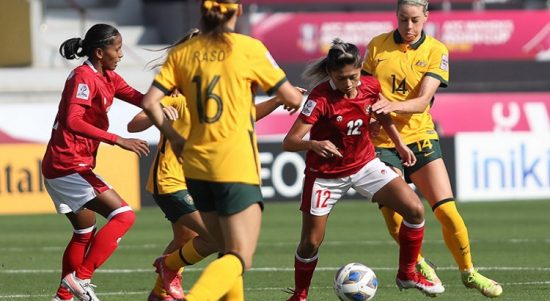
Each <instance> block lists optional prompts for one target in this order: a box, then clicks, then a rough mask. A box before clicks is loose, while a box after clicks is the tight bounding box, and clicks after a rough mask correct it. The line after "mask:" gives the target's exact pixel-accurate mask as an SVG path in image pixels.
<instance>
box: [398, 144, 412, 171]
mask: <svg viewBox="0 0 550 301" xmlns="http://www.w3.org/2000/svg"><path fill="white" fill-rule="evenodd" d="M396 150H397V153H399V157H400V158H401V162H402V163H403V165H404V166H406V167H411V166H413V165H414V164H416V156H415V155H414V152H413V151H412V150H411V149H410V148H409V147H408V146H407V145H405V144H402V145H397V146H396Z"/></svg>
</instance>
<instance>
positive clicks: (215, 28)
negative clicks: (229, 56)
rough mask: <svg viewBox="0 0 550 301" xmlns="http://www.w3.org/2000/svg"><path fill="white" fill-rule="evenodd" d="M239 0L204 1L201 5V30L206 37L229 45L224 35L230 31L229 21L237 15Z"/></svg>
mask: <svg viewBox="0 0 550 301" xmlns="http://www.w3.org/2000/svg"><path fill="white" fill-rule="evenodd" d="M238 8H239V1H238V0H203V1H202V5H201V29H202V32H203V33H204V34H205V35H209V36H211V37H212V38H213V39H214V40H217V41H221V42H223V43H225V44H228V45H229V41H228V40H227V38H226V37H225V36H224V33H226V32H228V31H229V30H228V29H227V27H226V23H227V21H229V19H231V18H232V17H233V15H235V14H236V13H237V10H238Z"/></svg>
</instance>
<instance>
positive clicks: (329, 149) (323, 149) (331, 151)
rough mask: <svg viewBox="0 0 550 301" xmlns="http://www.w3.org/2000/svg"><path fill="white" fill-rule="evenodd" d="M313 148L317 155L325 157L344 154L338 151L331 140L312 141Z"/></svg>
mask: <svg viewBox="0 0 550 301" xmlns="http://www.w3.org/2000/svg"><path fill="white" fill-rule="evenodd" d="M311 150H313V151H314V152H315V153H316V154H317V155H319V156H321V157H323V158H332V157H334V156H336V157H340V158H342V157H343V156H342V154H341V153H340V152H339V151H338V148H337V147H336V146H335V145H334V144H333V143H332V142H330V141H329V140H323V141H317V140H312V141H311Z"/></svg>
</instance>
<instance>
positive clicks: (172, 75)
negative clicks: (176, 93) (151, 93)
mask: <svg viewBox="0 0 550 301" xmlns="http://www.w3.org/2000/svg"><path fill="white" fill-rule="evenodd" d="M177 72H178V68H177V52H176V51H174V49H172V51H171V52H170V53H169V54H168V58H167V59H166V62H164V64H163V65H162V67H161V68H160V72H159V73H158V74H157V75H156V76H155V79H154V80H153V86H155V87H157V88H159V89H160V90H161V91H163V92H164V94H165V95H170V93H172V91H173V90H174V88H176V82H177V80H176V77H177Z"/></svg>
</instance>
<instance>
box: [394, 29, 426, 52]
mask: <svg viewBox="0 0 550 301" xmlns="http://www.w3.org/2000/svg"><path fill="white" fill-rule="evenodd" d="M425 40H426V33H424V30H422V32H421V33H420V39H419V40H418V41H416V42H415V43H413V44H410V45H409V47H411V48H412V49H418V47H420V45H422V43H424V41H425ZM393 41H394V42H395V44H403V43H404V41H403V38H402V37H401V35H400V34H399V31H397V29H396V30H394V32H393Z"/></svg>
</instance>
